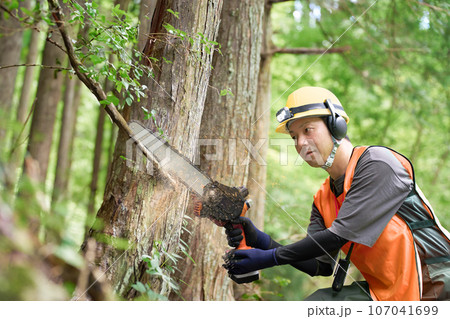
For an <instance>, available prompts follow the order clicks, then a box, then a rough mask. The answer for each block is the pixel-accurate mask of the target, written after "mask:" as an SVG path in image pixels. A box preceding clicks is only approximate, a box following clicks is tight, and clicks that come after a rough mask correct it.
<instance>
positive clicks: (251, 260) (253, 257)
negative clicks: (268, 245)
mask: <svg viewBox="0 0 450 319" xmlns="http://www.w3.org/2000/svg"><path fill="white" fill-rule="evenodd" d="M275 250H276V248H273V249H269V250H262V249H256V248H255V249H247V250H231V251H229V252H228V253H227V254H226V255H225V256H224V257H223V258H224V260H225V264H224V265H223V267H224V268H225V269H227V270H228V273H229V274H231V275H241V274H246V273H249V272H252V271H255V270H259V269H264V268H268V267H273V266H276V265H278V262H277V259H276V257H275Z"/></svg>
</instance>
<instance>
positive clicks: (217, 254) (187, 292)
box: [178, 0, 264, 300]
mask: <svg viewBox="0 0 450 319" xmlns="http://www.w3.org/2000/svg"><path fill="white" fill-rule="evenodd" d="M263 4H264V1H256V0H254V1H238V0H233V1H225V2H224V5H223V10H222V16H221V24H220V29H219V36H218V40H217V42H219V43H220V44H221V46H222V47H221V51H222V55H217V54H216V55H214V61H213V66H214V69H213V71H212V76H211V79H210V89H209V91H208V94H207V98H206V103H205V110H204V113H203V116H202V124H201V131H200V138H201V139H211V142H213V141H214V142H213V143H216V142H217V143H218V144H216V145H209V146H201V145H202V144H204V143H203V142H202V141H200V143H199V145H200V157H201V158H200V160H201V161H200V162H201V168H202V170H204V171H205V172H208V173H209V174H210V176H211V177H212V178H213V179H214V180H217V181H219V182H221V183H224V184H226V185H230V186H241V185H246V184H247V177H248V169H249V165H248V164H249V152H248V150H247V147H246V144H245V143H246V141H248V142H250V141H251V140H252V137H253V128H252V126H251V119H252V118H253V116H254V114H255V108H256V96H257V85H258V73H259V63H260V48H261V38H262V34H261V33H262V29H261V28H262V25H261V21H262V15H263V11H264V10H263ZM221 90H229V91H231V93H232V94H227V95H226V96H221V95H220V94H219V93H220V91H221ZM205 142H206V141H205ZM206 144H209V142H206ZM247 145H248V144H247ZM211 156H213V157H215V159H211ZM261 213H262V212H261ZM191 233H192V235H191V236H190V237H189V238H187V240H188V244H189V247H190V249H191V256H192V257H193V259H194V260H195V264H194V263H193V262H192V261H191V260H189V259H186V260H185V262H184V264H183V265H182V266H181V267H180V269H182V272H180V273H179V274H178V275H179V276H180V278H181V279H182V280H183V281H184V282H187V283H188V284H187V285H185V286H183V291H182V293H181V295H182V296H183V298H185V299H186V300H230V299H234V297H235V292H234V290H233V284H232V283H233V282H232V281H231V280H230V279H229V278H228V276H227V273H226V270H225V269H224V268H222V267H221V265H222V264H223V260H222V258H221V256H222V255H223V254H224V252H225V251H226V250H228V249H230V248H229V247H228V245H227V242H226V236H225V234H224V231H223V228H220V227H217V226H216V225H214V224H213V223H211V221H209V220H204V219H202V220H200V219H197V218H195V219H194V223H193V225H192V229H191Z"/></svg>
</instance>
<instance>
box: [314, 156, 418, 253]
mask: <svg viewBox="0 0 450 319" xmlns="http://www.w3.org/2000/svg"><path fill="white" fill-rule="evenodd" d="M344 179H345V176H344V175H343V176H341V177H340V178H338V179H336V180H335V181H334V180H331V189H332V191H333V193H334V194H335V195H337V196H339V195H340V194H342V192H343V185H344ZM413 187H414V185H413V181H412V180H411V178H410V177H409V175H408V172H407V171H406V169H405V168H404V167H403V166H402V164H401V163H400V162H399V161H398V160H397V159H396V158H395V156H394V155H393V154H392V152H391V151H390V150H388V149H386V148H384V147H370V148H368V149H367V150H366V151H365V152H364V153H363V155H361V157H360V158H359V161H358V163H357V165H356V168H355V172H354V175H353V181H352V184H351V186H350V189H349V191H348V192H347V194H346V196H345V200H344V202H343V203H342V207H341V209H340V210H339V214H338V216H337V218H336V219H335V220H334V222H333V223H332V225H331V227H330V228H329V230H330V231H331V232H333V233H334V234H336V235H338V236H340V237H343V238H345V239H347V240H349V241H352V242H355V243H359V244H362V245H365V246H369V247H372V246H373V245H374V244H375V242H376V241H377V239H378V237H379V236H380V235H381V233H382V232H383V230H384V228H385V227H386V225H387V224H388V222H389V221H390V220H391V218H392V217H393V216H394V214H395V213H396V212H397V211H398V209H399V208H400V206H401V205H402V203H403V202H404V200H405V199H406V197H407V196H408V194H409V193H410V192H411V190H412V189H413ZM324 229H326V227H325V224H324V221H323V219H322V216H321V215H320V213H319V211H318V209H317V208H316V207H315V205H314V204H313V209H312V211H311V219H310V225H309V226H308V234H309V235H312V234H313V233H315V232H317V231H320V230H324Z"/></svg>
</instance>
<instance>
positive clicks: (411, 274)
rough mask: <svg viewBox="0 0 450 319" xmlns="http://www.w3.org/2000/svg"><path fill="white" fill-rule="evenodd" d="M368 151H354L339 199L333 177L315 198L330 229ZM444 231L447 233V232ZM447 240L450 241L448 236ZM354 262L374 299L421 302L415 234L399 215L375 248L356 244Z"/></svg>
mask: <svg viewBox="0 0 450 319" xmlns="http://www.w3.org/2000/svg"><path fill="white" fill-rule="evenodd" d="M366 149H367V146H364V147H356V148H354V150H353V153H352V156H351V158H350V161H349V163H348V166H347V170H346V172H345V180H344V190H343V193H342V194H341V195H340V196H339V197H337V198H336V196H335V195H334V193H333V192H332V191H331V188H330V178H329V177H328V178H327V179H326V180H325V182H324V183H323V185H322V186H321V188H320V189H319V190H318V192H317V193H316V195H315V196H314V204H315V206H316V207H317V208H318V210H319V212H320V214H321V215H322V218H323V220H324V222H325V226H326V227H327V228H329V227H330V226H331V224H332V223H333V221H334V220H335V219H336V217H337V212H338V211H339V209H340V207H341V206H342V203H343V202H344V200H345V195H346V194H347V192H348V191H349V189H350V187H351V184H352V180H353V174H354V172H355V168H356V164H357V163H358V160H359V158H360V157H361V155H362V154H363V153H364V151H365V150H366ZM391 151H392V150H391ZM392 153H393V154H394V156H395V157H396V158H397V159H398V160H399V161H400V162H401V164H402V165H403V167H404V168H405V169H406V170H407V171H408V173H409V176H410V177H411V179H412V180H414V172H413V168H412V165H411V163H410V162H409V161H408V160H407V159H406V158H405V157H404V156H402V155H400V154H398V153H396V152H395V151H392ZM415 186H416V185H415ZM419 196H420V195H419ZM421 200H422V204H423V205H424V207H425V209H426V210H427V211H428V213H429V214H430V218H431V219H435V216H434V214H433V213H432V211H431V207H430V208H429V207H428V205H426V204H425V202H426V200H425V201H424V200H423V199H422V197H421ZM336 205H337V207H336ZM436 220H437V218H436ZM438 224H439V223H438ZM444 232H446V231H445V230H444ZM446 240H447V242H448V236H447V237H446ZM349 247H350V242H349V243H347V244H345V245H344V246H343V247H342V250H343V251H344V252H345V253H347V252H348V249H349ZM350 260H351V262H352V263H353V264H354V265H355V266H356V267H357V268H358V270H359V271H360V272H361V274H362V275H363V276H364V278H365V279H366V281H367V283H368V284H369V289H370V293H371V296H372V298H373V299H374V300H420V299H421V296H422V269H421V262H420V258H419V254H418V253H417V249H416V247H415V243H414V238H413V232H412V231H411V229H410V228H409V227H408V225H407V223H406V222H405V221H404V220H403V219H402V218H401V217H400V216H398V215H397V214H396V215H394V217H392V219H391V220H390V221H389V223H388V224H387V226H386V228H385V229H384V230H383V232H382V233H381V235H380V237H379V238H378V240H377V241H376V242H375V244H374V245H373V246H372V247H368V246H365V245H362V244H358V243H355V245H354V248H353V252H352V254H351V258H350Z"/></svg>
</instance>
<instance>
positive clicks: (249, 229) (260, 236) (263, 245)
mask: <svg viewBox="0 0 450 319" xmlns="http://www.w3.org/2000/svg"><path fill="white" fill-rule="evenodd" d="M232 224H241V225H242V226H243V228H244V233H245V241H246V243H247V245H248V246H251V247H253V248H259V249H263V250H267V249H269V247H270V243H271V241H272V239H271V238H270V236H269V235H267V234H266V233H264V232H262V231H260V230H259V229H258V228H256V226H255V225H253V223H252V221H251V220H250V218H247V217H239V218H238V219H236V220H233V222H232V223H228V224H226V225H225V233H226V234H227V240H228V245H230V246H231V247H237V246H238V245H239V243H240V242H241V240H242V239H243V238H244V237H243V236H242V230H241V229H240V228H233V226H232Z"/></svg>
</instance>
